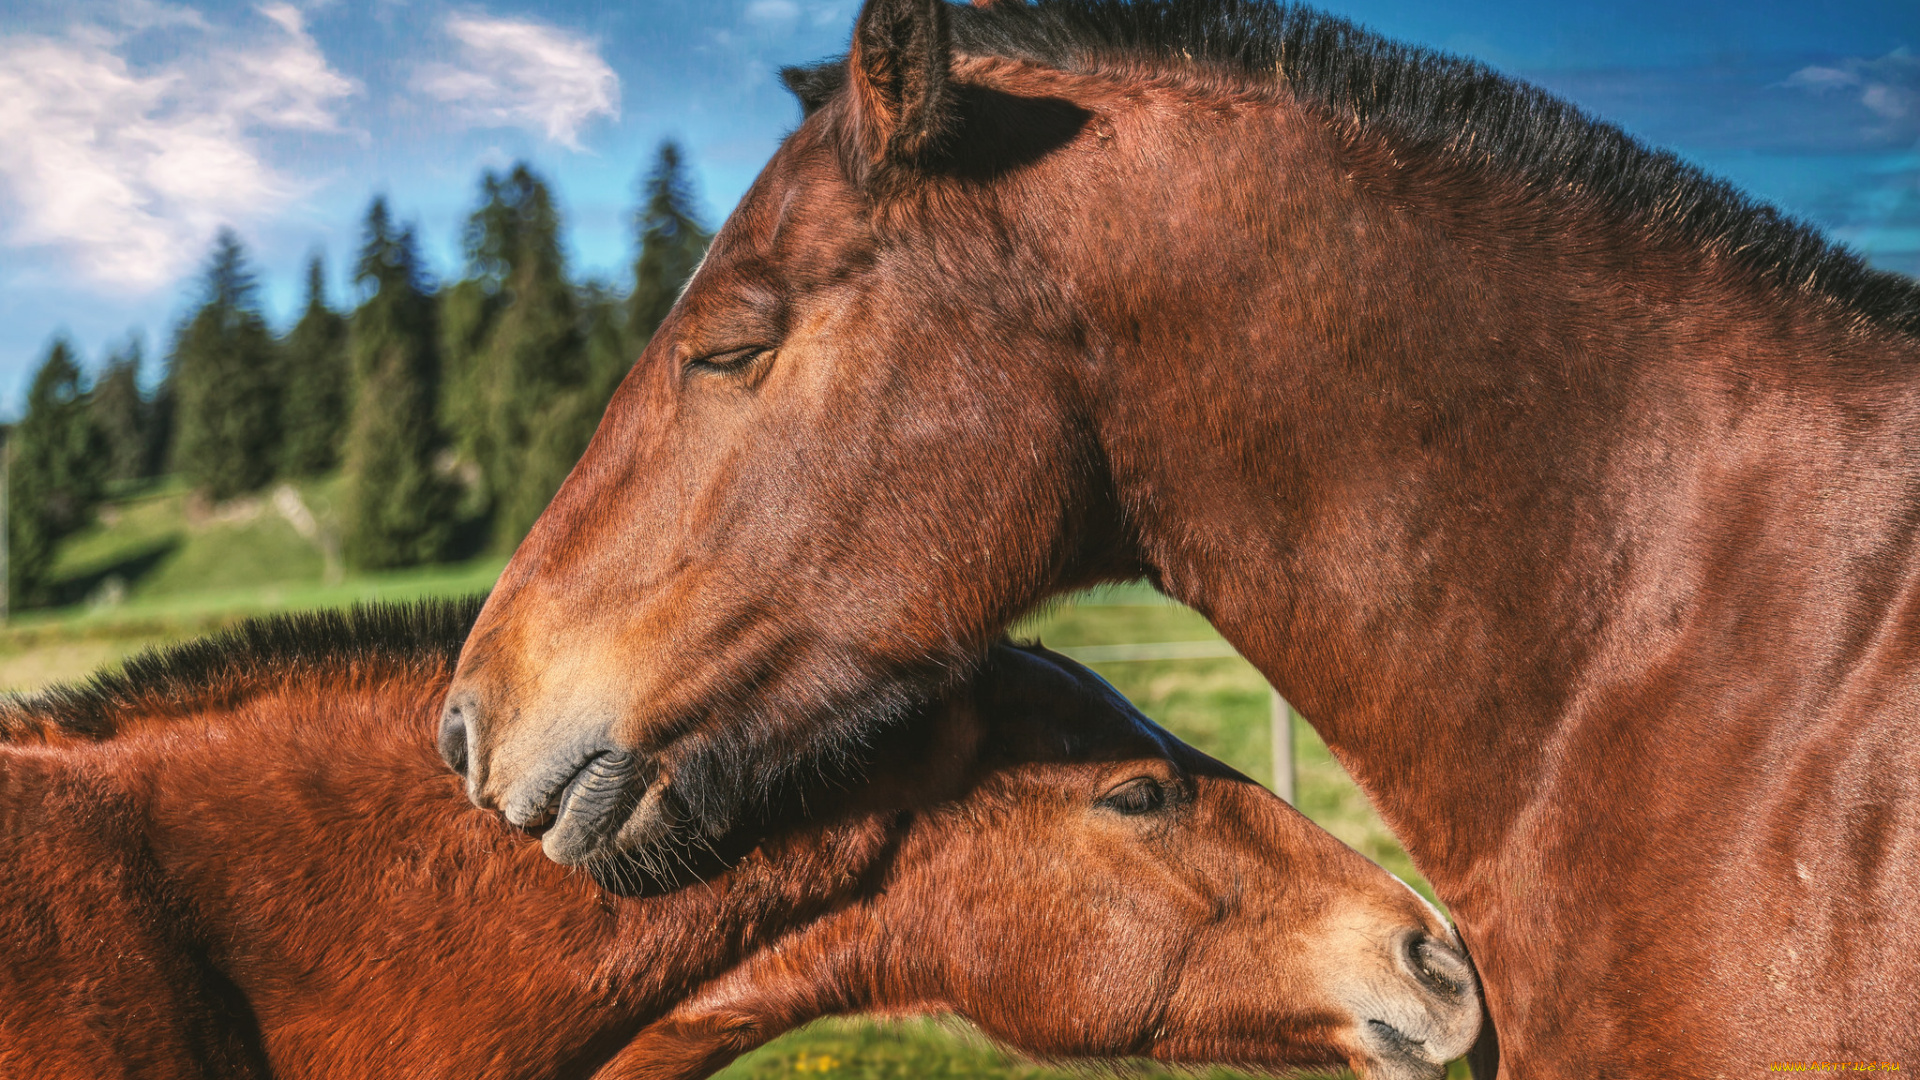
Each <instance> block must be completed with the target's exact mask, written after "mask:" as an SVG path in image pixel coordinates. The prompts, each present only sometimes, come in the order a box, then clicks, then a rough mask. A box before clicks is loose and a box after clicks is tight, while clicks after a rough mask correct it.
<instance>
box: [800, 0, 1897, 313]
mask: <svg viewBox="0 0 1920 1080" xmlns="http://www.w3.org/2000/svg"><path fill="white" fill-rule="evenodd" d="M949 14H950V15H951V22H952V27H953V40H954V47H955V48H956V50H957V51H959V52H960V53H963V54H967V55H973V56H1000V57H1006V58H1008V59H1014V60H1021V61H1025V62H1029V63H1034V64H1038V65H1041V66H1045V67H1052V68H1057V69H1059V70H1063V71H1071V72H1083V73H1091V72H1092V71H1093V70H1095V69H1096V68H1097V67H1099V66H1100V65H1101V64H1103V63H1110V62H1111V61H1113V60H1116V59H1119V60H1144V61H1147V62H1149V63H1151V64H1155V65H1158V66H1161V67H1166V68H1169V69H1175V70H1178V69H1187V70H1191V69H1192V68H1193V67H1194V65H1196V64H1203V65H1206V66H1208V67H1210V68H1213V69H1215V70H1219V71H1225V72H1227V73H1229V74H1233V75H1237V76H1239V77H1241V78H1244V79H1247V80H1250V81H1253V82H1257V83H1260V84H1263V85H1271V84H1274V83H1276V82H1284V83H1285V85H1286V86H1288V87H1289V88H1290V89H1291V90H1292V91H1293V93H1294V94H1295V95H1296V97H1297V98H1299V99H1300V100H1302V101H1305V102H1308V103H1310V104H1314V105H1318V106H1320V107H1322V108H1325V109H1326V110H1327V111H1328V112H1330V113H1331V114H1332V115H1333V116H1334V117H1335V118H1336V119H1337V120H1340V121H1343V122H1346V123H1349V124H1351V125H1352V126H1353V127H1354V129H1355V130H1359V131H1366V130H1374V131H1380V132H1382V133H1384V134H1386V135H1388V136H1389V137H1391V138H1394V139H1395V140H1397V141H1399V142H1402V143H1404V144H1406V145H1407V146H1409V147H1410V148H1415V149H1421V150H1426V151H1429V152H1433V153H1437V154H1439V155H1441V156H1443V157H1445V158H1449V159H1452V160H1455V161H1458V162H1460V163H1462V164H1466V165H1468V166H1471V167H1481V168H1486V169H1488V170H1490V171H1497V172H1501V173H1505V174H1507V175H1510V176H1514V177H1515V178H1517V179H1519V180H1520V181H1521V182H1522V184H1523V185H1524V186H1525V187H1526V188H1527V189H1529V190H1530V191H1533V192H1550V191H1558V192H1565V193H1576V194H1578V195H1580V196H1582V197H1584V198H1587V199H1590V200H1593V201H1595V202H1597V203H1598V204H1599V205H1600V207H1601V208H1602V209H1604V210H1606V211H1608V212H1610V213H1611V214H1613V215H1615V216H1617V217H1618V218H1620V219H1622V220H1624V221H1627V222H1629V223H1632V224H1634V225H1637V226H1639V227H1640V228H1642V229H1644V230H1646V231H1647V233H1649V234H1650V235H1651V236H1653V237H1654V238H1656V239H1661V240H1673V241H1678V242H1683V243H1686V244H1689V245H1693V246H1697V247H1700V248H1702V249H1704V250H1708V251H1710V252H1713V253H1715V254H1717V255H1720V256H1723V257H1725V258H1727V259H1729V260H1732V261H1734V262H1735V263H1737V264H1738V265H1740V266H1742V267H1744V268H1745V269H1747V270H1748V271H1750V272H1752V273H1753V274H1755V275H1757V276H1758V277H1759V278H1760V279H1761V280H1762V281H1764V282H1766V283H1768V284H1771V285H1774V286H1777V287H1780V288H1783V289H1788V290H1792V291H1798V292H1803V293H1806V294H1810V295H1812V296H1814V297H1816V298H1820V299H1823V300H1827V301H1830V302H1832V303H1834V304H1836V305H1838V306H1839V307H1840V308H1841V309H1842V310H1843V311H1844V312H1845V313H1846V314H1848V315H1850V316H1852V317H1854V318H1855V319H1856V320H1859V321H1864V322H1867V323H1870V324H1873V325H1875V326H1879V327H1882V328H1885V329H1889V330H1893V331H1896V332H1899V333H1903V334H1909V335H1912V334H1920V282H1916V281H1914V280H1913V279H1912V278H1909V277H1906V276H1904V275H1901V274H1896V273H1891V272H1888V271H1884V270H1876V269H1874V268H1872V267H1870V266H1868V265H1867V264H1866V262H1865V261H1864V260H1863V259H1861V258H1860V257H1859V256H1858V255H1856V254H1854V253H1853V252H1852V251H1849V250H1847V249H1846V248H1845V247H1843V246H1841V245H1839V244H1837V243H1834V242H1833V241H1831V240H1829V239H1828V238H1827V237H1826V236H1825V234H1823V233H1822V232H1821V231H1820V230H1819V229H1817V228H1815V227H1813V226H1811V225H1808V224H1806V223H1804V222H1802V221H1799V220H1797V219H1795V218H1793V217H1792V216H1790V215H1788V214H1786V213H1784V212H1782V211H1781V210H1779V209H1778V208H1776V207H1773V206H1771V205H1768V204H1766V203H1764V202H1759V201H1757V200H1755V199H1752V198H1750V197H1748V196H1747V195H1745V194H1744V193H1742V192H1741V191H1740V190H1739V189H1737V188H1735V187H1734V186H1733V185H1732V184H1729V183H1728V182H1726V181H1725V180H1721V179H1719V178H1717V177H1714V176H1711V175H1709V174H1708V173H1706V172H1704V171H1703V170H1701V169H1700V168H1698V167H1697V166H1694V165H1691V164H1689V163H1687V162H1686V161H1683V160H1682V159H1681V158H1680V157H1679V156H1677V155H1675V154H1673V153H1672V152H1670V151H1666V150H1658V149H1654V148H1651V147H1648V146H1646V145H1645V144H1643V143H1641V142H1640V141H1639V140H1637V139H1635V138H1634V137H1633V136H1631V135H1628V134H1627V133H1626V132H1625V131H1622V130H1621V129H1620V128H1618V127H1616V126H1614V125H1613V124H1609V123H1606V122H1605V121H1602V120H1599V119H1596V118H1595V117H1592V116H1590V115H1588V114H1587V113H1585V112H1584V111H1582V110H1581V109H1579V108H1578V107H1576V106H1574V105H1572V104H1570V103H1569V102H1566V101H1563V100H1561V99H1560V98H1557V97H1555V96H1554V95H1552V94H1550V93H1548V92H1547V91H1545V90H1542V89H1540V88H1539V87H1536V86H1531V85H1529V84H1527V83H1524V82H1520V81H1518V80H1515V79H1511V78H1508V77H1506V76H1504V75H1501V74H1500V73H1499V72H1497V71H1495V70H1493V69H1492V68H1490V67H1488V66H1487V65H1485V64H1482V63H1480V62H1478V61H1474V60H1468V59H1464V58H1461V57H1457V56H1452V55H1449V54H1445V53H1440V52H1436V51H1434V50H1431V49H1425V48H1421V47H1418V46H1410V45H1403V44H1399V43H1397V42H1393V41H1390V40H1388V39H1386V38H1384V37H1381V36H1380V35H1378V34H1375V33H1373V32H1372V31H1369V30H1365V29H1362V28H1361V27H1359V26H1357V25H1355V24H1354V23H1352V22H1349V21H1347V20H1346V19H1342V18H1339V17H1337V16H1333V15H1327V14H1324V13H1322V12H1319V11H1315V10H1312V9H1309V8H1305V7H1299V6H1295V5H1291V4H1283V3H1278V2H1276V0H1035V2H1033V3H1026V2H1022V0H1000V2H997V3H992V4H988V5H985V6H972V7H954V8H952V9H951V11H950V12H949ZM781 75H782V78H783V80H784V81H785V82H786V84H787V86H788V88H789V89H791V90H792V91H793V92H794V93H795V95H796V96H798V97H799V98H800V101H801V105H802V107H803V109H805V110H806V111H807V112H809V113H811V112H812V111H813V110H815V109H817V108H819V107H820V106H821V105H823V104H825V102H826V101H827V100H828V99H829V98H830V97H832V95H833V94H834V93H835V92H837V91H838V90H839V89H840V87H841V86H843V85H844V84H845V82H846V69H845V61H844V59H838V60H832V61H827V62H825V63H822V64H816V65H813V66H811V67H805V68H789V69H787V70H786V71H783V72H782V73H781Z"/></svg>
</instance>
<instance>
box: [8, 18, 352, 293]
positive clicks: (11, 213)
mask: <svg viewBox="0 0 1920 1080" xmlns="http://www.w3.org/2000/svg"><path fill="white" fill-rule="evenodd" d="M127 8H128V10H129V11H130V12H132V14H133V15H134V16H135V22H133V23H126V24H122V25H126V26H131V27H132V28H134V29H139V28H142V27H143V26H150V25H153V20H154V19H155V18H156V17H162V16H163V17H165V18H166V19H167V20H168V22H169V24H170V25H173V26H184V27H189V28H193V29H204V28H205V23H204V22H203V21H200V20H199V16H198V14H197V13H194V12H192V11H191V9H186V8H179V7H175V6H170V5H160V4H152V3H130V4H128V5H127ZM259 11H260V14H262V15H264V16H265V17H266V18H267V19H268V20H269V21H270V22H271V23H272V24H273V26H274V29H273V30H271V31H268V32H267V35H266V37H265V38H264V39H263V40H262V41H260V42H257V43H255V44H254V45H253V46H252V47H248V48H229V47H208V48H206V49H202V50H196V53H197V55H195V56H193V57H191V58H188V59H182V60H178V61H175V62H172V63H169V64H165V65H161V66H159V67H157V68H154V69H151V70H146V71H142V70H138V69H136V68H135V67H133V66H132V65H130V64H129V63H128V62H127V60H126V58H125V57H124V56H122V55H121V54H120V50H121V49H122V47H123V42H122V41H121V40H120V39H119V38H116V37H115V36H114V35H113V34H112V33H110V32H106V31H103V30H102V29H101V28H100V27H99V26H97V25H95V26H86V27H76V28H75V32H74V33H72V34H70V35H68V36H67V37H64V38H55V37H44V36H32V35H19V36H11V37H0V101H5V102H7V107H6V108H5V109H0V146H5V147H6V148H7V149H6V153H4V154H0V189H3V190H4V192H5V195H6V196H7V202H6V211H7V213H6V217H5V219H4V220H0V235H4V240H5V242H6V243H8V244H10V245H13V246H17V247H33V248H44V249H47V250H49V251H51V252H54V253H56V254H57V255H58V256H60V257H64V258H65V259H66V260H68V261H69V262H71V264H72V265H73V266H74V267H75V268H76V269H78V270H79V271H80V272H81V273H82V274H83V275H84V276H85V277H87V278H90V279H91V280H93V281H94V282H96V283H98V284H101V285H108V286H131V287H134V288H153V287H155V286H159V285H162V284H165V283H167V282H169V281H171V280H173V279H174V278H175V277H176V276H177V275H178V274H179V273H180V271H181V270H182V269H184V267H185V266H186V265H188V264H190V263H191V262H193V261H194V260H196V259H198V258H199V257H200V255H201V252H202V249H203V247H204V246H205V244H206V242H207V238H208V236H209V235H210V234H211V233H212V231H213V230H214V229H215V228H216V227H217V226H219V225H222V224H230V223H240V222H242V221H245V220H247V219H249V218H254V217H257V216H259V215H261V214H264V213H266V212H269V211H271V210H273V209H275V208H277V207H279V206H281V205H283V204H284V203H285V202H286V201H287V200H288V199H290V198H292V197H293V196H294V195H295V194H297V192H298V190H299V185H298V184H297V183H296V182H295V181H294V180H293V179H291V178H290V177H287V176H284V175H282V174H281V173H280V172H278V171H277V170H275V169H274V168H273V167H272V166H271V165H270V164H269V163H268V162H267V161H266V159H265V158H264V156H263V153H262V150H261V148H260V147H259V145H258V143H257V139H258V134H259V133H260V132H261V131H265V130H301V131H321V132H326V131H338V130H339V121H338V118H337V116H336V115H335V112H334V107H335V106H336V104H337V103H338V102H339V101H340V99H342V98H344V97H346V96H347V95H349V94H352V93H354V92H355V89H356V87H355V86H354V84H353V83H352V82H351V81H350V80H348V79H346V78H344V77H342V76H341V75H339V74H338V73H336V72H335V71H333V69H332V68H330V67H329V66H328V65H327V63H326V60H325V58H324V57H323V56H322V55H321V54H320V50H319V47H318V46H317V45H315V44H314V41H313V39H312V37H310V36H308V34H307V33H306V30H305V27H304V26H303V24H302V22H301V19H300V14H299V12H298V11H297V10H296V9H294V8H292V7H290V6H288V5H285V4H270V5H268V6H265V7H262V8H260V9H259Z"/></svg>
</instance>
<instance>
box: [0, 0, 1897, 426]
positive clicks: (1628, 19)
mask: <svg viewBox="0 0 1920 1080" xmlns="http://www.w3.org/2000/svg"><path fill="white" fill-rule="evenodd" d="M1325 6H1327V7H1328V8H1329V9H1331V10H1334V11H1337V12H1339V13H1341V14H1343V15H1346V16H1348V17H1350V18H1354V19H1356V20H1358V21H1360V22H1362V23H1364V24H1366V25H1368V26H1371V27H1373V28H1374V29H1376V30H1379V31H1381V32H1384V33H1386V34H1388V35H1390V36H1393V37H1397V38H1400V39H1403V40H1407V41H1412V42H1418V43H1422V44H1426V45H1432V46H1437V47H1440V48H1443V49H1448V50H1451V51H1454V52H1459V53H1464V54H1467V55H1470V56H1474V57H1477V58H1479V59H1481V60H1484V61H1487V62H1488V63H1491V64H1493V65H1495V66H1496V67H1498V68H1500V69H1502V70H1504V71H1507V72H1509V73H1512V74H1515V75H1518V76H1521V77H1523V78H1527V79H1530V80H1532V81H1534V82H1537V83H1540V84H1541V85H1544V86H1546V87H1548V88H1549V89H1552V90H1554V91H1556V92H1559V93H1561V94H1563V95H1565V96H1567V97H1569V98H1571V99H1573V100H1574V101H1576V102H1578V103H1580V104H1581V105H1583V106H1585V107H1587V108H1588V109H1590V110H1592V111H1594V112H1596V113H1598V114H1600V115H1602V116H1604V117H1606V118H1608V119H1610V120H1613V121H1614V122H1616V123H1619V124H1621V125H1623V126H1624V127H1626V128H1627V129H1628V130H1630V131H1632V132H1634V133H1635V134H1637V135H1639V136H1641V137H1643V138H1645V139H1647V140H1649V141H1651V142H1653V143H1656V144H1658V145H1662V146H1666V147H1670V148H1672V149H1675V150H1677V151H1679V152H1680V153H1682V154H1683V155H1685V156H1687V157H1688V158H1690V159H1692V160H1694V161H1696V162H1698V163H1700V164H1702V165H1704V166H1706V167H1707V168H1708V169H1710V170H1712V171H1714V172H1716V173H1719V174H1721V175H1723V176H1726V177H1728V178H1730V179H1732V180H1733V181H1734V182H1736V183H1738V184H1739V185H1741V186H1742V187H1745V188H1746V189H1748V190H1749V191H1751V192H1754V193H1755V194H1757V195H1760V196H1762V197H1764V198H1766V199H1769V200H1771V201H1773V202H1775V203H1777V204H1779V205H1781V206H1783V207H1785V208H1786V209H1788V210H1790V211H1792V212H1794V213H1796V214H1799V215H1801V216H1803V217H1806V218H1808V219H1810V220H1812V221H1814V222H1816V223H1818V224H1820V225H1822V226H1824V227H1826V228H1828V229H1829V230H1831V231H1832V232H1833V233H1834V234H1835V235H1836V236H1838V237H1840V238H1842V239H1844V240H1845V241H1846V242H1848V243H1849V244H1852V245H1853V246H1854V247H1855V248H1857V249H1859V250H1861V251H1863V252H1865V253H1866V254H1867V255H1868V257H1869V258H1870V259H1872V260H1873V261H1874V262H1875V263H1876V264H1878V265H1881V266H1884V267H1887V268H1889V269H1895V270H1900V271H1903V272H1906V273H1909V274H1914V273H1920V3H1915V2H1914V0H1899V2H1883V3H1876V2H1847V3H1821V2H1818V0H1796V2H1793V3H1785V2H1779V0H1762V2H1758V3H1744V4H1738V5H1735V4H1699V3H1689V2H1687V0H1669V2H1666V3H1655V2H1650V0H1602V2H1596V0H1563V2H1560V3H1555V4H1541V3H1538V2H1537V0H1534V2H1527V3H1521V2H1517V0H1493V2H1488V0H1473V2H1471V3H1469V2H1464V0H1335V2H1333V3H1330V4H1327V5H1325ZM856 8H857V4H856V3H855V0H716V2H713V3H695V2H681V3H675V2H649V0H626V2H622V3H606V2H590V0H550V2H528V0H479V2H449V0H298V2H295V0H260V2H233V0H197V2H196V0H181V2H171V0H0V101H5V102H6V103H7V104H6V107H5V109H4V112H0V413H4V414H6V415H11V414H12V412H13V410H14V409H15V408H16V407H17V403H18V402H19V400H20V398H21V396H22V393H23V390H24V387H25V383H26V379H27V377H28V373H29V372H30V370H31V368H32V366H33V365H34V364H35V363H36V362H37V361H38V359H39V357H40V356H41V355H42V353H43V352H44V349H45V347H46V343H47V341H48V340H49V338H50V336H51V335H52V334H53V333H54V332H55V331H57V330H64V331H66V332H67V333H69V334H70V335H71V336H72V337H73V338H74V340H75V341H76V343H77V344H78V345H79V347H80V349H81V351H82V353H83V354H84V356H85V358H86V360H87V361H88V362H89V363H90V364H92V363H97V362H98V361H99V359H100V357H101V356H102V355H103V353H104V352H105V351H106V350H107V349H108V348H109V347H112V346H113V345H115V344H117V343H119V342H121V341H124V340H125V338H126V336H127V334H128V333H129V332H141V333H144V336H145V339H146V343H147V354H148V356H149V357H158V356H160V355H162V354H164V352H165V348H166V343H167V340H168V337H169V335H170V332H171V327H172V326H173V324H174V322H175V321H176V320H177V319H178V318H179V316H180V314H181V312H182V311H183V310H185V307H186V305H187V303H188V302H189V298H190V296H191V291H192V279H193V277H194V275H195V273H196V270H197V268H198V267H199V265H200V263H201V262H202V260H203V259H204V257H205V254H206V251H207V249H208V247H209V245H210V243H211V240H212V236H213V233H214V230H215V229H217V228H218V227H219V226H220V225H222V224H230V225H232V226H233V227H234V228H236V229H237V230H238V231H239V232H240V234H241V236H242V237H243V239H244V240H245V241H246V242H247V244H248V246H249V248H250V249H251V251H252V252H253V254H254V256H255V259H256V264H257V268H258V269H259V270H260V271H261V272H262V278H263V284H264V285H265V286H266V296H267V301H268V309H269V314H270V315H271V316H272V317H273V318H274V319H275V320H276V323H280V324H283V323H284V321H285V320H286V319H287V318H288V317H290V315H291V314H292V313H293V309H294V307H295V305H296V302H297V296H296V293H297V286H298V281H299V277H300V271H301V267H302V266H303V264H304V259H305V255H306V253H307V252H309V251H312V250H320V251H322V252H323V253H324V254H325V255H326V257H327V260H328V266H329V270H330V272H331V275H332V280H333V296H334V300H335V302H336V304H337V303H340V302H342V301H344V299H345V298H346V284H345V268H346V263H347V261H348V260H349V259H350V258H351V257H352V251H353V248H354V246H355V243H356V239H357V228H358V223H359V219H360V216H361V214H362V213H363V211H364V210H365V207H366V203H367V200H368V199H369V198H370V197H371V196H372V195H373V194H374V193H375V192H385V193H387V194H388V195H389V196H390V198H391V199H392V202H393V204H394V206H395V209H396V210H397V211H398V212H399V213H400V214H401V215H402V216H403V217H404V218H407V219H411V220H413V221H416V222H417V223H418V224H419V226H420V228H421V231H422V235H423V239H424V240H425V241H426V244H427V248H428V250H429V252H430V254H431V256H432V259H433V262H434V265H435V267H436V269H437V270H438V271H439V272H441V273H443V274H449V275H451V274H454V273H457V272H458V270H459V267H460V263H459V230H460V223H461V221H462V219H463V218H464V216H465V214H466V212H467V211H468V210H469V209H470V208H471V206H472V203H473V200H474V187H475V180H476V177H477V175H478V173H479V171H480V169H481V168H482V167H485V166H489V165H491V166H503V165H506V164H508V163H510V162H511V161H513V160H515V159H516V158H522V157H524V158H527V159H529V160H531V161H532V162H533V163H534V165H535V167H536V168H537V169H539V170H540V171H541V172H543V173H544V174H545V175H547V176H548V177H549V178H550V179H551V180H552V181H553V182H554V184H555V186H556V187H557V189H558V192H559V195H560V199H561V205H562V208H563V210H564V212H565V213H566V218H567V223H568V228H569V232H568V243H569V246H570V251H571V254H572V258H573V260H574V265H575V268H576V270H577V271H579V272H581V273H584V274H597V275H600V276H603V277H607V278H613V279H616V280H618V279H619V278H620V277H621V275H622V274H623V273H624V264H625V263H626V262H627V260H628V259H629V258H630V257H631V253H630V249H629V246H630V243H631V238H630V226H629V224H628V216H629V214H630V213H631V209H632V205H633V202H634V194H633V193H634V187H635V180H636V178H637V177H638V175H639V174H640V173H641V172H642V171H643V170H644V169H645V167H646V165H647V163H648V161H649V160H650V158H651V156H652V153H653V150H654V147H655V146H656V145H657V144H658V142H659V141H660V140H661V139H662V138H666V137H674V138H678V139H680V140H682V141H683V142H684V143H685V145H686V146H687V148H688V150H689V152H690V156H691V160H692V163H693V165H694V167H695V169H696V171H697V175H698V178H699V181H700V186H701V189H702V192H703V195H704V199H705V203H706V206H707V209H708V212H709V215H710V217H712V218H714V219H718V218H719V217H721V216H724V214H725V213H726V211H727V210H728V209H730V208H731V207H732V205H733V204H734V202H735V201H736V200H737V199H738V198H739V196H740V194H741V193H742V192H743V191H744V190H745V189H746V186H747V184H748V183H749V182H750V181H751V180H752V178H753V176H754V174H755V173H756V172H758V170H759V168H760V166H761V165H762V164H763V163H764V162H765V160H766V158H767V157H768V155H769V154H771V153H772V151H773V148H774V146H775V144H776V143H777V142H778V140H779V138H780V137H781V135H782V134H783V133H784V132H785V131H787V130H788V129H789V128H790V127H791V126H792V125H793V124H794V123H795V122H796V121H797V120H798V110H797V109H796V108H795V106H794V105H793V103H792V102H791V101H790V99H789V98H788V97H787V95H786V93H785V92H784V91H783V90H781V89H780V88H779V86H778V84H777V82H776V80H775V79H774V74H773V73H774V70H775V69H776V68H777V67H778V66H779V65H781V64H784V63H794V62H803V61H807V60H812V59H817V58H820V57H824V56H827V55H830V54H832V53H836V52H839V51H842V50H843V49H844V47H845V43H846V39H847V35H848V33H849V31H850V29H851V24H852V20H853V16H854V12H855V10H856Z"/></svg>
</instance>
